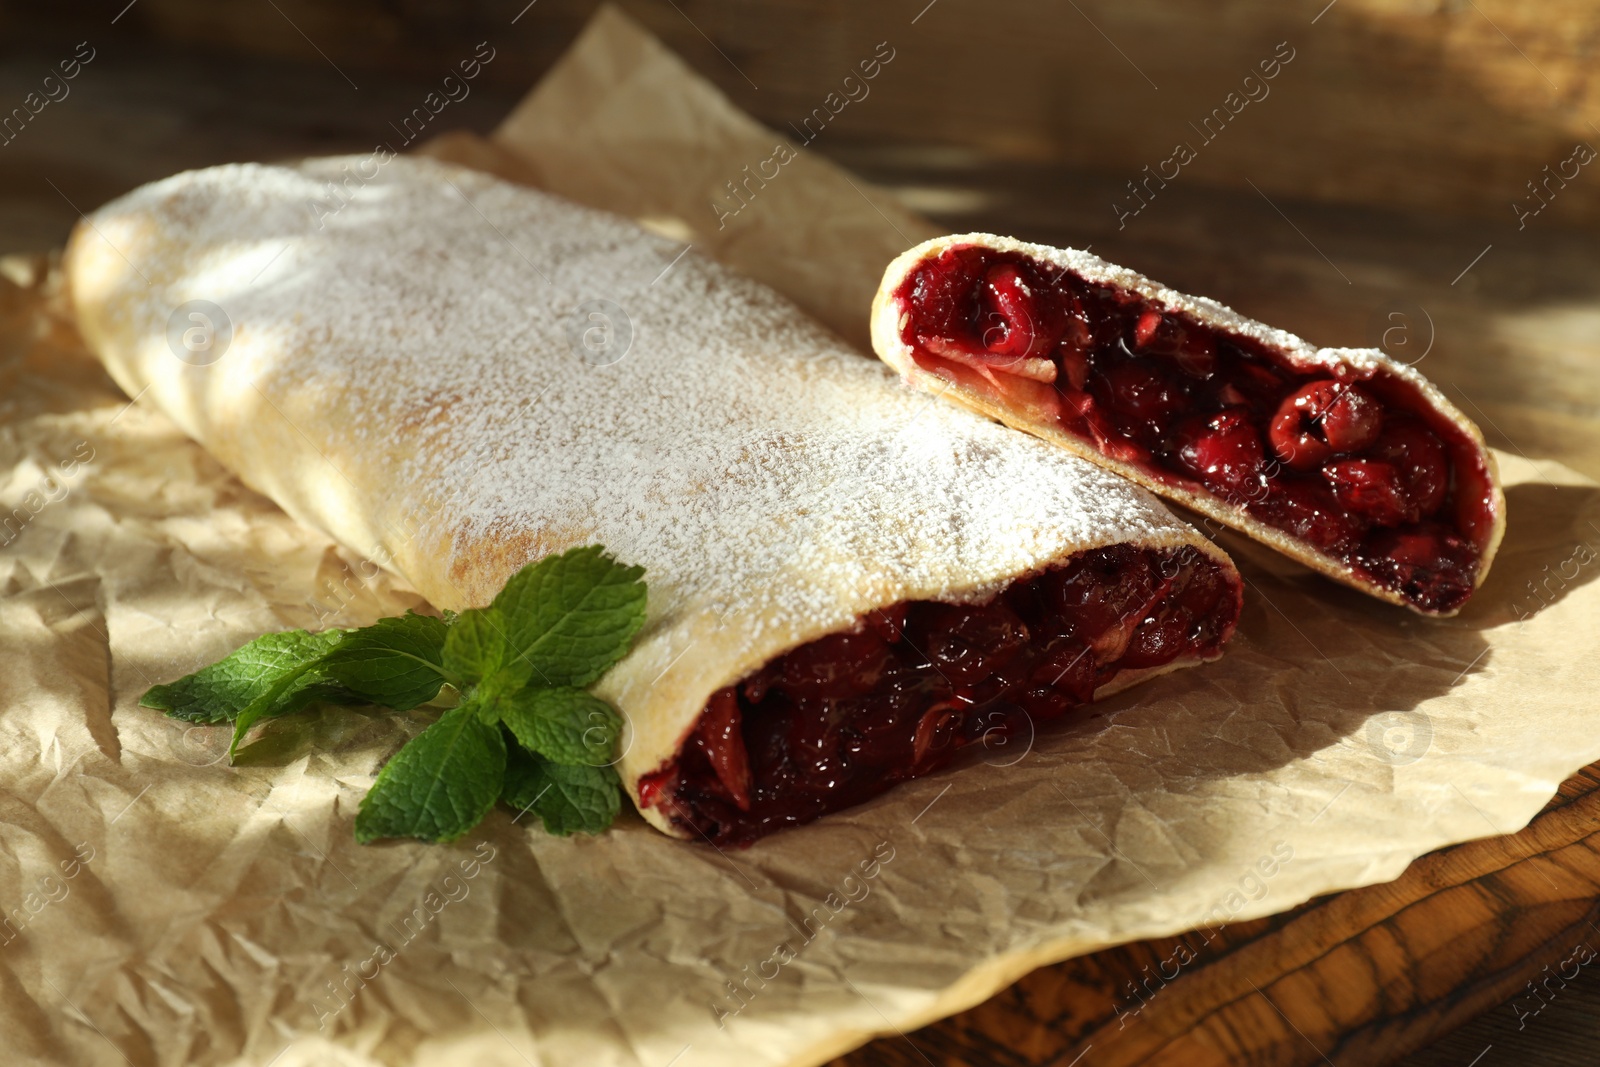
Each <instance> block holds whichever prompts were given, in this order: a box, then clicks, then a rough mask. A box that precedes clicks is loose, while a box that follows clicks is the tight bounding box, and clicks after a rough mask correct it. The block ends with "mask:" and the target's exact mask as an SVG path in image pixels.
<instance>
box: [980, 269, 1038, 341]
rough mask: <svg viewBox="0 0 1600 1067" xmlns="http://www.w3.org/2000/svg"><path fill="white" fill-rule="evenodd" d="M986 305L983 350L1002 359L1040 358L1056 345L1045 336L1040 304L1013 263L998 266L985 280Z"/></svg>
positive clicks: (983, 289) (987, 273)
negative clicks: (1010, 357) (1008, 357)
mask: <svg viewBox="0 0 1600 1067" xmlns="http://www.w3.org/2000/svg"><path fill="white" fill-rule="evenodd" d="M982 293H983V296H984V303H985V304H986V305H987V307H988V308H989V309H990V310H989V311H988V313H987V314H985V315H983V316H982V317H981V319H980V320H979V326H980V328H981V330H982V339H983V347H984V348H986V349H988V350H989V351H990V352H993V353H995V354H996V355H1001V356H1018V357H1021V356H1028V355H1038V354H1041V353H1040V352H1036V351H1034V350H1035V349H1036V348H1038V349H1041V350H1043V351H1049V348H1050V346H1051V344H1053V342H1052V341H1046V340H1045V339H1044V338H1043V337H1042V336H1041V335H1042V334H1043V332H1044V324H1043V322H1042V321H1041V319H1040V318H1039V302H1038V300H1037V299H1036V298H1035V297H1034V294H1033V290H1032V289H1030V288H1029V287H1028V283H1027V281H1026V280H1025V279H1024V278H1023V277H1022V273H1021V272H1020V271H1019V270H1017V268H1016V267H1014V266H1012V265H1011V264H1010V263H998V264H996V265H995V266H993V267H990V268H989V270H988V271H987V272H986V273H985V274H984V276H983V288H982Z"/></svg>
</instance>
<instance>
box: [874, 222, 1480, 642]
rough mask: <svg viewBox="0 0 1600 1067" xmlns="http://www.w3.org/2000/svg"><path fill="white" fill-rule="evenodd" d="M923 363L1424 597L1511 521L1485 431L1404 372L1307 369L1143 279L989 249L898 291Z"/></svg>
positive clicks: (948, 255) (1470, 569)
mask: <svg viewBox="0 0 1600 1067" xmlns="http://www.w3.org/2000/svg"><path fill="white" fill-rule="evenodd" d="M897 296H898V298H899V303H900V307H901V308H902V309H903V314H904V318H903V320H902V323H903V324H902V327H901V338H902V340H903V341H904V342H905V343H906V344H907V345H908V346H910V348H911V350H912V353H913V356H914V358H915V359H916V361H917V363H918V365H919V366H921V367H923V368H924V369H927V370H932V371H935V372H936V373H939V374H941V375H943V376H944V377H946V378H952V379H954V380H956V381H957V382H959V383H960V384H962V385H965V386H967V387H968V388H971V389H974V390H976V391H978V392H980V393H984V394H987V395H989V396H991V397H995V398H998V399H1001V400H1003V401H1004V403H1005V405H1006V408H1007V409H1008V410H1010V411H1013V412H1015V413H1017V414H1019V415H1021V416H1022V417H1023V418H1025V419H1028V420H1029V422H1030V424H1033V425H1040V424H1043V425H1055V426H1058V427H1059V428H1060V429H1061V431H1063V432H1065V433H1067V434H1069V435H1071V436H1073V437H1075V438H1078V439H1080V440H1082V441H1085V442H1087V443H1088V444H1090V445H1092V446H1093V447H1095V448H1096V449H1098V450H1099V451H1100V453H1101V454H1103V455H1105V456H1107V457H1109V458H1112V459H1115V460H1120V461H1122V462H1125V463H1128V464H1131V465H1133V466H1134V467H1136V468H1137V469H1139V470H1140V471H1141V472H1143V473H1145V474H1146V475H1147V476H1149V477H1150V478H1152V479H1153V480H1155V481H1156V482H1158V483H1160V484H1163V485H1167V486H1172V487H1175V488H1183V489H1188V490H1190V491H1196V492H1201V493H1209V494H1211V495H1213V496H1216V497H1220V498H1222V499H1223V500H1225V501H1227V502H1228V503H1230V504H1232V505H1234V506H1236V507H1239V508H1242V509H1243V510H1244V511H1245V512H1246V513H1248V514H1249V515H1251V516H1252V517H1254V518H1255V519H1257V520H1258V521H1260V522H1261V523H1264V524H1265V525H1267V526H1270V527H1272V528H1274V529H1278V530H1282V531H1283V532H1285V533H1287V534H1289V535H1290V536H1292V537H1294V538H1297V539H1299V540H1301V541H1305V542H1309V543H1310V544H1311V545H1312V546H1313V547H1314V548H1316V549H1317V550H1318V551H1320V552H1321V553H1322V554H1324V555H1326V556H1329V557H1332V558H1333V559H1335V560H1338V561H1340V562H1342V563H1344V564H1345V565H1347V566H1348V567H1350V568H1351V569H1352V570H1353V571H1354V572H1355V573H1356V574H1357V575H1359V576H1361V577H1362V578H1364V579H1366V580H1368V581H1371V582H1373V583H1375V584H1377V585H1378V586H1380V587H1381V588H1384V589H1387V590H1390V591H1393V592H1395V593H1397V594H1398V595H1399V596H1400V597H1401V598H1403V599H1404V600H1405V601H1406V602H1407V603H1409V604H1412V605H1414V606H1416V607H1417V608H1419V609H1421V610H1423V611H1430V612H1448V611H1453V610H1454V609H1456V608H1458V607H1460V605H1461V604H1462V603H1463V602H1464V601H1465V600H1466V599H1467V597H1468V596H1470V595H1471V594H1472V590H1473V587H1474V584H1475V580H1476V576H1477V572H1478V565H1479V561H1480V559H1481V558H1482V556H1483V552H1484V550H1485V548H1486V547H1487V544H1488V540H1489V538H1490V536H1491V535H1492V530H1493V526H1494V520H1495V514H1494V508H1495V503H1494V499H1495V498H1494V491H1493V485H1492V482H1491V479H1490V477H1489V472H1488V468H1487V463H1486V460H1485V458H1484V456H1483V454H1482V452H1481V451H1480V450H1479V448H1478V446H1477V444H1476V442H1474V441H1473V440H1472V438H1471V437H1470V436H1469V435H1468V434H1467V433H1466V432H1464V431H1463V430H1461V429H1460V428H1459V427H1458V426H1456V425H1455V424H1454V423H1452V422H1451V421H1450V420H1449V419H1448V418H1446V417H1445V416H1443V415H1441V414H1440V413H1438V412H1436V411H1434V410H1433V408H1432V407H1431V405H1429V403H1428V402H1427V400H1426V399H1425V398H1424V397H1423V395H1422V393H1421V391H1420V390H1419V389H1418V387H1417V386H1416V385H1414V384H1413V383H1411V382H1409V381H1407V380H1405V379H1403V378H1401V377H1400V376H1399V375H1397V374H1395V373H1394V372H1393V371H1392V370H1389V369H1387V368H1379V369H1376V370H1359V369H1356V368H1351V367H1338V368H1336V369H1332V370H1328V369H1317V370H1315V371H1310V372H1308V371H1306V370H1304V369H1302V368H1299V367H1296V366H1294V365H1292V364H1291V363H1290V361H1289V359H1288V357H1287V355H1285V354H1284V353H1282V352H1280V351H1278V350H1276V349H1273V348H1271V347H1270V346H1268V345H1265V344H1263V343H1261V342H1260V341H1257V340H1254V339H1252V338H1250V337H1246V336H1244V335H1242V334H1235V333H1231V332H1228V331H1225V330H1219V329H1215V328H1212V327H1210V326H1206V325H1203V324H1202V323H1200V322H1198V321H1196V320H1195V319H1193V318H1192V317H1191V316H1189V315H1187V314H1186V313H1183V312H1179V311H1174V310H1172V309H1169V308H1167V307H1165V306H1163V305H1161V304H1159V303H1157V302H1155V301H1152V300H1149V299H1146V298H1145V297H1143V296H1141V295H1139V294H1138V293H1135V292H1132V291H1129V290H1126V289H1121V288H1118V287H1116V286H1113V285H1109V284H1105V283H1100V282H1091V281H1088V280H1086V279H1084V278H1082V277H1080V276H1078V275H1076V274H1074V273H1072V272H1070V271H1063V270H1061V269H1059V268H1056V267H1052V266H1050V265H1048V264H1044V263H1040V262H1038V261H1036V260H1033V259H1031V258H1030V257H1028V256H1025V255H1022V254H1020V253H1013V252H997V251H993V250H990V249H987V248H982V247H977V246H966V247H959V248H953V249H949V250H946V251H945V252H943V253H942V254H940V255H939V256H937V257H934V258H931V259H929V260H927V261H925V262H924V263H923V264H922V265H921V266H919V267H918V268H917V269H916V270H915V271H914V272H913V273H912V274H911V275H910V276H909V277H908V278H907V279H906V281H905V283H904V284H903V285H902V287H901V289H900V290H899V292H898V293H897Z"/></svg>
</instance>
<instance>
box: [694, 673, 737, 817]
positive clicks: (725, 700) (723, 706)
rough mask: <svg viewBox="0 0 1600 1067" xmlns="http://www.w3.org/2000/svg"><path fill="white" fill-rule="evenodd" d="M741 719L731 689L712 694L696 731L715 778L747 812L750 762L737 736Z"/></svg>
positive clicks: (697, 739)
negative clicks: (715, 775) (714, 772)
mask: <svg viewBox="0 0 1600 1067" xmlns="http://www.w3.org/2000/svg"><path fill="white" fill-rule="evenodd" d="M740 721H741V716H740V713H739V698H738V696H736V695H735V693H734V689H733V687H732V686H727V687H725V688H722V689H718V690H717V691H716V692H715V693H713V694H711V699H710V701H708V702H707V704H706V710H705V712H704V713H703V714H702V715H701V716H700V726H699V728H698V729H697V730H696V732H695V740H696V741H697V742H699V744H700V746H701V748H702V749H703V750H704V752H705V754H706V758H707V759H708V760H710V762H711V768H712V769H713V770H714V771H716V773H717V779H718V780H719V781H720V782H721V783H722V784H723V786H724V788H726V789H727V791H728V796H729V797H731V798H732V799H733V802H734V804H736V805H737V806H738V808H739V810H740V811H749V810H750V761H749V757H748V754H747V753H746V751H745V747H744V738H743V737H742V736H740V733H739V726H740Z"/></svg>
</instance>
